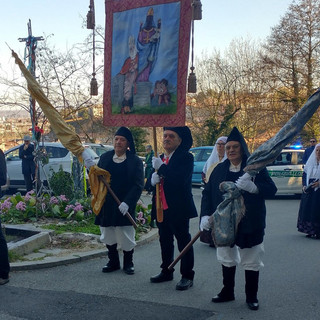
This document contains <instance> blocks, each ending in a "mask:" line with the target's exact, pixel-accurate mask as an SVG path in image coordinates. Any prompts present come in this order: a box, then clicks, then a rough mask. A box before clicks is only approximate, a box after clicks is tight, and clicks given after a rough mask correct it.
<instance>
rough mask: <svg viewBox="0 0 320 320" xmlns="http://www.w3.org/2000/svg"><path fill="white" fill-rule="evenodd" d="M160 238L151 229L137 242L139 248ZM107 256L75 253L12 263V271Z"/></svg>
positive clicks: (102, 250) (87, 252)
mask: <svg viewBox="0 0 320 320" xmlns="http://www.w3.org/2000/svg"><path fill="white" fill-rule="evenodd" d="M157 237H158V229H157V228H155V229H151V230H150V231H149V232H148V233H147V234H145V235H142V236H141V239H139V240H138V241H137V246H141V245H144V244H147V243H148V242H150V241H152V240H154V239H156V238H157ZM105 255H106V249H101V250H91V251H86V252H78V253H77V252H75V253H72V254H70V255H66V256H63V257H47V258H45V260H37V261H21V262H13V263H10V271H24V270H34V269H43V268H52V267H57V266H61V265H67V264H71V263H76V262H82V261H86V260H89V259H94V258H98V257H102V256H105Z"/></svg>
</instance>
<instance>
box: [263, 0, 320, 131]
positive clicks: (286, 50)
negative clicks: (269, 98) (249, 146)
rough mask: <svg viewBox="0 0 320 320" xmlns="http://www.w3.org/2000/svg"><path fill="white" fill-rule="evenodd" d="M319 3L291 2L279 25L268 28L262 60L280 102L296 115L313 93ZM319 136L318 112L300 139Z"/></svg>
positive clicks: (318, 48)
mask: <svg viewBox="0 0 320 320" xmlns="http://www.w3.org/2000/svg"><path fill="white" fill-rule="evenodd" d="M319 19H320V1H319V0H300V1H298V2H297V3H296V2H294V3H293V4H292V5H291V6H290V7H289V9H288V12H287V13H286V14H285V15H284V17H283V18H281V20H280V23H279V24H278V25H277V26H275V27H274V28H272V32H271V35H270V36H269V38H268V40H267V43H266V45H265V50H266V51H265V52H264V54H262V60H263V63H264V66H265V70H266V72H267V76H268V77H269V78H272V79H274V82H275V84H276V87H277V92H278V94H279V97H280V99H281V100H282V101H283V102H285V103H286V104H287V105H288V106H289V108H285V109H286V110H287V111H288V115H287V116H292V115H293V114H294V113H295V112H297V111H298V110H299V109H300V108H301V107H302V105H303V104H304V102H305V101H306V100H307V98H308V97H309V96H310V95H311V94H312V93H313V92H314V91H315V83H318V81H319V67H320V64H319V53H320V20H319ZM316 132H319V112H318V113H317V114H316V115H314V117H313V118H312V119H311V120H310V121H309V122H308V124H307V126H306V128H305V130H304V132H302V136H305V137H308V136H312V135H315V133H316Z"/></svg>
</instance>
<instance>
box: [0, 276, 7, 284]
mask: <svg viewBox="0 0 320 320" xmlns="http://www.w3.org/2000/svg"><path fill="white" fill-rule="evenodd" d="M8 282H9V277H8V278H0V285H3V284H6V283H8Z"/></svg>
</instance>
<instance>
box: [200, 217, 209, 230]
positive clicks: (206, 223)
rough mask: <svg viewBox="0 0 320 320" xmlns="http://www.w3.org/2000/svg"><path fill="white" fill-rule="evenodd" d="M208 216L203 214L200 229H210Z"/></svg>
mask: <svg viewBox="0 0 320 320" xmlns="http://www.w3.org/2000/svg"><path fill="white" fill-rule="evenodd" d="M209 218H210V217H209V216H203V217H202V218H201V221H200V230H201V231H203V230H207V231H208V230H210V223H209Z"/></svg>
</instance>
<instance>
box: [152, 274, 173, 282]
mask: <svg viewBox="0 0 320 320" xmlns="http://www.w3.org/2000/svg"><path fill="white" fill-rule="evenodd" d="M171 280H173V273H172V272H170V273H169V272H168V273H164V272H162V271H161V272H160V273H159V274H157V275H156V276H153V277H151V278H150V281H151V282H152V283H160V282H165V281H171Z"/></svg>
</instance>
